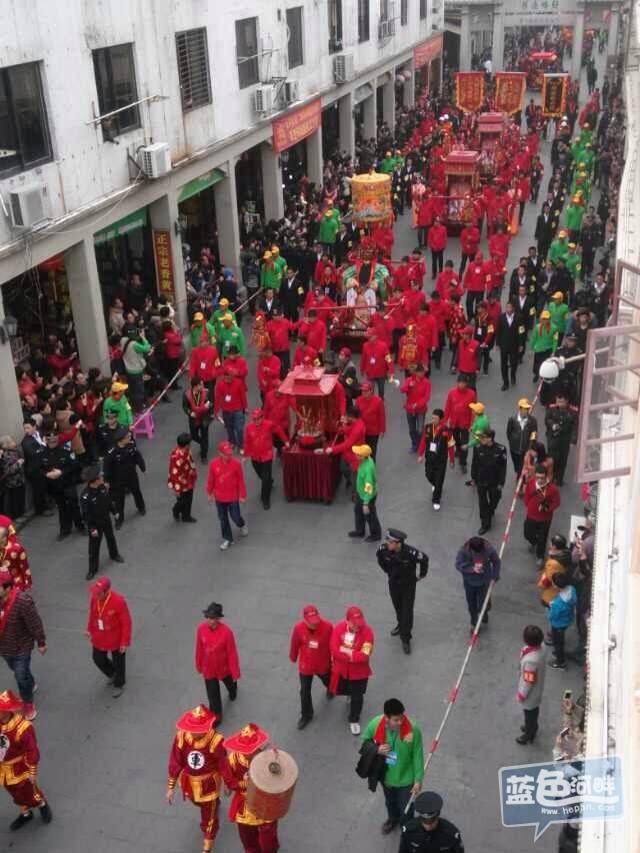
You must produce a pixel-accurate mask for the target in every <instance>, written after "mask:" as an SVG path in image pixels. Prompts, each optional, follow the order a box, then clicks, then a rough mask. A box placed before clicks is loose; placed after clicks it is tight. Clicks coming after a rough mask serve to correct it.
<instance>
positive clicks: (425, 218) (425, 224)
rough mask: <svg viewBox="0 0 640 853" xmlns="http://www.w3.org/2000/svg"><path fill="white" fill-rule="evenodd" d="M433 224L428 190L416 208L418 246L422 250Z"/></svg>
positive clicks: (431, 205)
mask: <svg viewBox="0 0 640 853" xmlns="http://www.w3.org/2000/svg"><path fill="white" fill-rule="evenodd" d="M432 223H433V204H432V199H431V196H430V195H429V190H428V189H427V191H426V193H425V194H424V196H423V197H422V201H421V202H420V207H419V208H418V245H419V246H420V248H423V247H424V246H426V245H427V240H428V239H429V229H430V228H431V225H432Z"/></svg>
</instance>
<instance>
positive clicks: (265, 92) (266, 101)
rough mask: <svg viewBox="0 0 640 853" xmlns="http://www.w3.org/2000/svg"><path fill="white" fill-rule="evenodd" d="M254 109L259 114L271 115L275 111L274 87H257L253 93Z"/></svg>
mask: <svg viewBox="0 0 640 853" xmlns="http://www.w3.org/2000/svg"><path fill="white" fill-rule="evenodd" d="M253 109H254V110H255V111H256V112H257V113H269V112H271V110H272V109H273V86H257V87H256V90H255V92H254V93H253Z"/></svg>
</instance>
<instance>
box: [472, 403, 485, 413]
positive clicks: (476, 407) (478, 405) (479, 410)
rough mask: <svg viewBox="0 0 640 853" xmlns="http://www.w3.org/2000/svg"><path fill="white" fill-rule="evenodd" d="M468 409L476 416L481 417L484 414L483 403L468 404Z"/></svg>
mask: <svg viewBox="0 0 640 853" xmlns="http://www.w3.org/2000/svg"><path fill="white" fill-rule="evenodd" d="M469 408H470V409H471V411H472V412H475V413H476V415H481V414H482V413H483V412H484V403H469Z"/></svg>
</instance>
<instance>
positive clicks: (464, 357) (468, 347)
mask: <svg viewBox="0 0 640 853" xmlns="http://www.w3.org/2000/svg"><path fill="white" fill-rule="evenodd" d="M479 348H480V344H479V343H478V341H476V340H474V339H473V326H465V327H464V329H463V330H462V335H461V338H460V341H459V343H458V372H459V373H462V374H463V375H464V376H466V377H467V382H468V383H469V386H470V387H471V388H475V387H476V373H477V372H478V350H479Z"/></svg>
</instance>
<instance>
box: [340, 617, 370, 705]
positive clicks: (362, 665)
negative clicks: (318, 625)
mask: <svg viewBox="0 0 640 853" xmlns="http://www.w3.org/2000/svg"><path fill="white" fill-rule="evenodd" d="M373 640H374V635H373V631H372V630H371V628H370V627H369V626H368V625H367V624H364V625H363V626H362V627H361V628H360V629H359V630H358V631H356V633H355V634H352V635H351V636H349V630H348V628H347V623H346V620H343V621H342V622H338V624H337V625H335V626H334V629H333V631H332V633H331V659H332V668H331V687H334V689H333V690H332V691H331V692H332V693H335V687H337V682H338V678H339V677H340V676H342V678H346V679H347V680H348V681H359V680H361V679H363V678H369V676H370V675H371V666H370V663H369V661H370V658H371V653H372V651H373ZM348 649H349V650H350V651H347V650H348Z"/></svg>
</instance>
